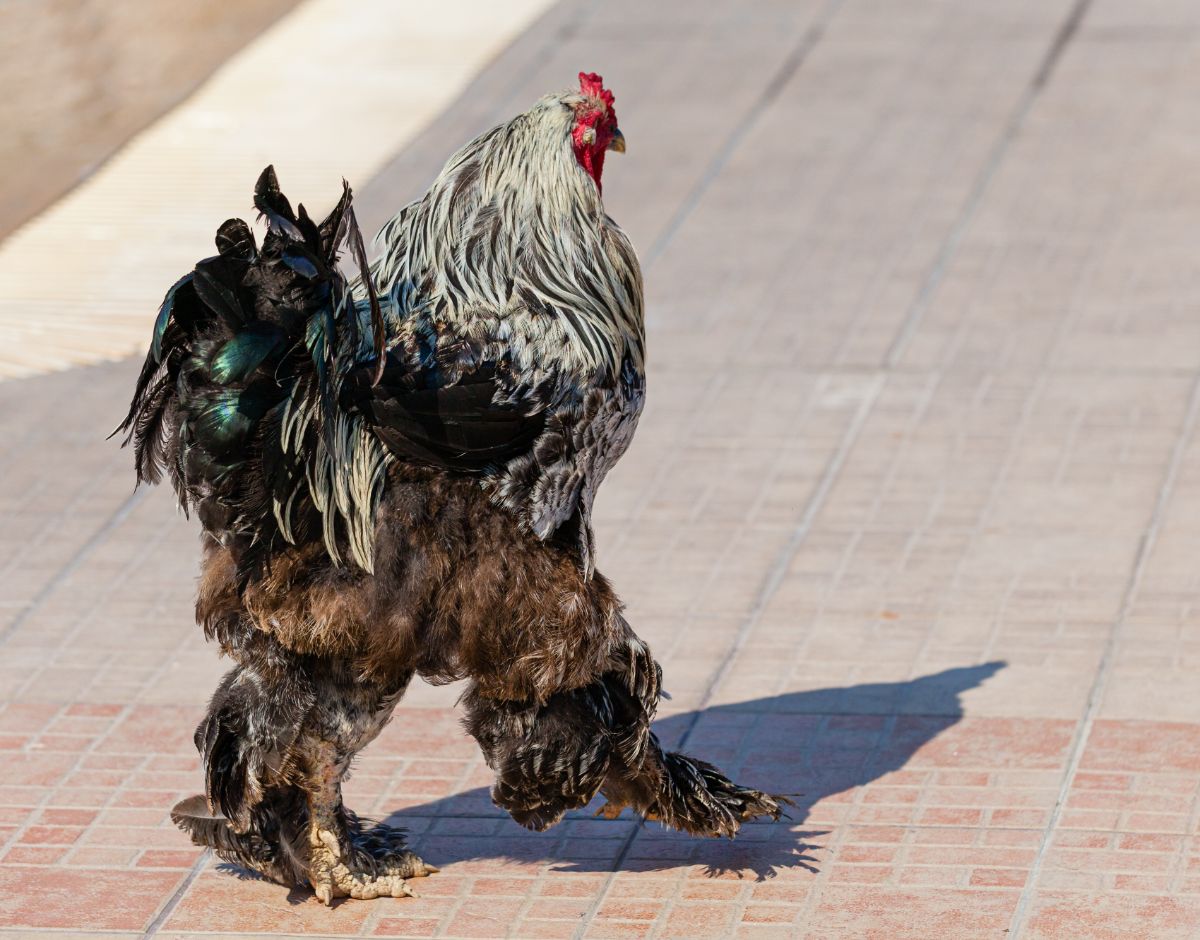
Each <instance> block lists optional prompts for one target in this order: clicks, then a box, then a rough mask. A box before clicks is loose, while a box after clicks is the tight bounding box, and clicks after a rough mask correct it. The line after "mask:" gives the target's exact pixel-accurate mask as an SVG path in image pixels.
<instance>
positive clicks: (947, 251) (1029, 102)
mask: <svg viewBox="0 0 1200 940" xmlns="http://www.w3.org/2000/svg"><path fill="white" fill-rule="evenodd" d="M1091 3H1092V0H1075V2H1074V3H1073V4H1072V5H1071V8H1070V10H1069V11H1068V12H1067V16H1066V18H1065V19H1064V20H1063V22H1062V24H1061V25H1060V26H1059V28H1058V30H1057V31H1056V32H1055V34H1054V38H1053V40H1052V41H1051V43H1050V46H1049V47H1048V48H1047V50H1046V54H1045V55H1044V56H1043V57H1042V61H1041V63H1040V64H1039V66H1038V69H1037V71H1036V72H1035V73H1034V75H1033V78H1032V79H1030V81H1029V84H1028V86H1026V88H1025V93H1024V94H1023V95H1022V96H1021V99H1020V102H1019V103H1018V104H1017V107H1016V109H1015V110H1014V111H1013V113H1012V116H1011V117H1010V118H1009V119H1008V122H1007V123H1006V124H1005V125H1004V128H1003V129H1002V130H1001V131H1000V136H999V137H998V138H996V142H995V143H994V144H993V145H992V149H991V152H990V153H989V154H988V158H987V160H986V162H985V163H984V165H983V169H982V170H981V171H980V173H979V176H978V177H977V178H976V180H975V185H974V186H973V187H972V188H971V192H970V194H969V195H968V196H967V201H966V202H965V203H964V204H963V208H962V211H961V212H960V213H959V216H958V219H957V220H956V221H955V223H954V225H953V227H952V228H951V229H950V232H949V234H948V235H947V236H946V238H945V239H944V240H943V241H942V245H941V248H940V250H939V251H938V254H937V257H936V258H935V259H934V262H933V266H932V267H931V268H930V269H929V273H928V274H927V275H926V276H925V279H924V281H923V282H922V284H921V287H920V290H918V291H917V296H916V297H914V298H913V301H912V303H911V304H910V305H909V308H908V313H907V314H905V317H904V320H903V321H902V322H901V325H900V329H899V330H898V331H897V333H896V336H895V338H894V339H893V340H892V343H891V345H890V346H889V347H888V351H887V353H886V354H885V355H884V365H885V366H886V367H887V368H889V369H891V368H894V367H895V366H896V365H897V364H898V363H899V361H900V357H901V356H903V355H904V352H905V350H906V349H907V348H908V345H909V343H910V342H912V338H913V337H914V336H915V335H916V333H917V329H918V328H919V327H920V325H921V323H922V321H923V320H924V319H925V313H926V311H928V309H929V305H930V303H931V302H932V300H933V295H934V294H935V293H937V289H938V288H939V287H940V286H941V284H942V281H944V280H945V277H946V274H947V272H948V271H949V270H950V264H951V262H953V261H954V258H955V256H956V255H957V254H958V249H959V246H960V245H961V244H962V242H963V239H964V238H965V237H966V234H967V230H968V229H969V228H970V227H971V224H972V223H973V222H974V221H975V217H976V216H977V215H978V214H979V209H980V207H981V206H982V205H983V199H984V196H986V195H987V192H988V190H989V189H990V188H991V185H992V181H993V180H994V179H995V178H996V175H997V173H999V171H1000V167H1001V166H1002V165H1003V164H1004V161H1005V158H1006V157H1007V156H1008V153H1009V150H1010V149H1011V147H1012V144H1013V141H1015V140H1016V139H1017V135H1018V134H1019V133H1020V131H1021V127H1022V126H1023V125H1024V123H1025V120H1026V118H1028V117H1029V115H1030V113H1031V112H1032V111H1033V107H1034V105H1035V104H1036V103H1037V100H1038V97H1039V96H1040V95H1041V93H1042V91H1043V90H1044V89H1045V88H1046V86H1047V85H1048V84H1049V82H1050V79H1051V77H1052V76H1053V74H1054V69H1055V67H1056V66H1057V65H1058V63H1059V61H1060V60H1061V59H1062V55H1063V52H1065V51H1066V48H1067V46H1068V45H1070V42H1071V40H1072V39H1073V38H1074V37H1075V35H1076V34H1077V33H1078V32H1079V26H1080V24H1081V23H1082V22H1083V18H1084V16H1085V15H1086V14H1087V11H1088V8H1089V7H1090V6H1091Z"/></svg>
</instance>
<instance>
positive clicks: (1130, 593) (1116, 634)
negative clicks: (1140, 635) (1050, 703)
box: [1008, 375, 1200, 938]
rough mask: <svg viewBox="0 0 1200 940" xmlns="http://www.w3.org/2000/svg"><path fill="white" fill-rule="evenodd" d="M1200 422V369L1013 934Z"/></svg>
mask: <svg viewBox="0 0 1200 940" xmlns="http://www.w3.org/2000/svg"><path fill="white" fill-rule="evenodd" d="M1198 423H1200V375H1198V376H1197V377H1196V380H1195V382H1194V383H1193V385H1192V391H1191V396H1190V398H1189V400H1188V407H1187V411H1186V413H1185V415H1184V419H1183V424H1182V425H1181V427H1180V429H1179V436H1178V437H1177V438H1176V440H1175V446H1174V447H1173V448H1172V449H1171V457H1170V460H1169V461H1168V463H1167V469H1166V472H1165V473H1164V474H1163V480H1162V484H1161V485H1160V487H1159V491H1158V497H1157V499H1156V500H1155V502H1154V508H1153V509H1152V510H1151V513H1150V519H1149V521H1148V522H1147V524H1146V530H1145V532H1143V533H1142V537H1141V539H1139V542H1138V550H1137V555H1136V557H1135V559H1134V563H1133V569H1132V570H1131V571H1130V574H1129V580H1128V582H1127V583H1126V585H1125V591H1124V594H1123V595H1122V599H1121V608H1120V611H1119V613H1118V614H1117V617H1116V619H1115V620H1114V621H1113V624H1112V627H1111V628H1110V629H1109V633H1108V639H1107V641H1106V642H1105V645H1104V653H1103V654H1102V656H1101V657H1100V666H1099V668H1098V669H1097V670H1096V678H1095V679H1094V680H1092V687H1091V689H1090V690H1089V692H1088V698H1087V705H1086V706H1085V708H1084V712H1083V717H1082V718H1081V719H1080V721H1079V724H1078V726H1077V727H1076V729H1075V734H1074V735H1073V737H1072V739H1071V744H1070V750H1069V751H1068V760H1067V767H1066V772H1065V773H1064V774H1063V779H1062V783H1061V784H1060V785H1059V789H1058V796H1057V798H1056V799H1055V802H1054V809H1053V810H1051V812H1050V819H1049V821H1048V822H1047V823H1046V827H1045V829H1044V830H1043V833H1042V841H1041V842H1040V843H1039V844H1038V849H1037V853H1036V854H1035V855H1034V859H1033V864H1032V865H1031V866H1030V869H1029V877H1028V878H1027V879H1026V881H1025V887H1024V888H1023V889H1022V891H1021V896H1020V898H1019V899H1018V900H1017V906H1016V909H1015V910H1014V911H1013V916H1012V920H1011V922H1010V923H1009V931H1008V935H1009V936H1010V937H1013V938H1017V937H1020V936H1021V935H1022V932H1023V931H1024V928H1025V920H1026V917H1027V916H1028V912H1029V905H1030V903H1031V901H1032V900H1033V894H1034V892H1035V890H1036V886H1037V881H1038V876H1039V875H1040V874H1041V871H1042V867H1043V866H1044V864H1045V861H1046V853H1047V851H1048V850H1049V848H1050V841H1051V838H1052V837H1053V835H1054V833H1055V831H1056V830H1057V828H1058V823H1059V821H1060V820H1061V819H1062V815H1063V810H1064V809H1065V807H1066V803H1067V798H1068V796H1069V795H1070V792H1071V786H1072V784H1073V783H1074V781H1075V776H1076V774H1078V772H1079V766H1080V763H1081V762H1082V761H1083V752H1084V748H1085V746H1086V744H1087V741H1088V738H1089V737H1090V736H1091V732H1092V728H1093V726H1094V725H1095V723H1096V715H1097V712H1098V711H1099V710H1100V702H1101V700H1102V699H1103V697H1104V692H1105V690H1106V689H1107V688H1108V681H1109V678H1110V677H1111V676H1112V671H1113V664H1114V661H1115V659H1116V652H1117V645H1118V643H1119V642H1120V640H1121V638H1122V636H1123V634H1124V627H1125V624H1126V622H1127V621H1128V619H1129V615H1130V613H1131V612H1132V610H1133V605H1134V604H1135V603H1136V601H1137V595H1138V590H1139V588H1140V587H1141V583H1142V577H1143V575H1144V574H1145V571H1146V566H1147V565H1148V564H1149V561H1150V556H1151V555H1152V554H1153V552H1154V546H1155V544H1156V543H1157V542H1158V533H1159V531H1160V530H1161V528H1162V523H1163V519H1164V517H1165V516H1166V509H1167V506H1168V504H1169V503H1170V501H1171V498H1172V496H1173V495H1174V492H1175V484H1176V482H1177V481H1178V479H1179V474H1180V471H1181V469H1182V467H1183V463H1184V456H1185V454H1186V452H1187V448H1188V445H1189V444H1190V443H1191V441H1192V438H1193V437H1194V436H1195V433H1196V428H1197V424H1198Z"/></svg>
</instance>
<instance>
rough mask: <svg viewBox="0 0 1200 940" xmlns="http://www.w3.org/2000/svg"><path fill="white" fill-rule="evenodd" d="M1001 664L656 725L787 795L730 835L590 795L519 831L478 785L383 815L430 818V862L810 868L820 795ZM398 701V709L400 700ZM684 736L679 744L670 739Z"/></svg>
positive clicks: (426, 839)
mask: <svg viewBox="0 0 1200 940" xmlns="http://www.w3.org/2000/svg"><path fill="white" fill-rule="evenodd" d="M1005 665H1006V664H1005V663H1003V662H991V663H985V664H983V665H979V666H966V667H962V668H958V669H947V670H945V671H944V672H939V673H935V674H932V675H928V676H922V677H920V678H918V679H912V680H908V681H905V682H879V683H867V684H863V685H855V686H846V687H841V688H829V689H815V690H812V691H808V692H793V693H789V694H786V695H775V696H770V697H767V698H760V699H754V700H753V701H749V702H739V703H737V704H731V705H718V706H714V707H712V708H708V709H706V710H704V711H703V712H694V711H693V712H685V713H682V714H678V715H672V716H670V717H667V718H664V719H662V720H661V721H658V722H656V723H655V730H656V732H657V733H658V736H659V738H660V739H661V740H662V742H663V744H664V746H666V747H667V748H668V749H679V750H683V751H685V752H686V753H689V754H693V755H695V756H696V757H700V758H703V759H704V760H708V761H711V762H712V763H715V764H717V765H718V766H719V767H721V769H722V770H725V771H726V772H728V773H729V775H730V776H731V777H733V779H735V780H737V781H738V782H739V783H742V784H746V785H749V786H754V787H758V788H760V789H763V790H767V791H769V792H773V793H785V794H790V795H791V796H792V799H794V800H795V803H796V805H795V806H794V807H792V808H791V810H790V816H791V820H790V821H787V820H781V821H780V822H779V823H770V822H766V823H753V824H750V825H747V826H746V827H744V828H743V830H742V832H741V833H740V834H739V836H738V838H737V839H736V840H735V841H729V840H707V839H696V838H690V837H687V836H682V835H680V834H678V833H674V832H666V831H663V830H661V829H660V828H659V827H658V826H657V825H655V824H653V823H649V824H645V825H644V826H643V828H642V832H641V833H640V834H639V836H638V838H637V839H636V840H635V841H633V842H632V843H631V842H630V839H629V836H630V835H631V833H632V831H633V828H634V827H635V826H636V825H637V824H636V823H635V822H632V821H630V820H629V818H628V816H629V814H628V813H626V814H625V816H623V817H622V818H621V819H620V820H615V821H610V820H603V819H593V818H592V816H591V813H592V811H593V810H594V809H595V808H597V807H598V806H599V805H601V802H602V801H600V800H597V801H595V803H593V805H592V806H591V807H589V808H588V809H587V810H585V811H582V812H579V813H572V814H570V815H569V816H568V817H567V819H566V820H565V821H564V822H563V823H561V824H560V825H559V826H557V827H555V828H553V829H551V830H549V831H547V832H545V833H529V832H526V831H525V830H523V829H521V828H519V827H518V826H517V825H516V824H515V823H513V822H512V821H511V820H509V819H508V817H507V816H506V815H505V814H503V813H502V812H500V811H499V810H497V809H496V808H495V807H494V806H493V805H492V803H491V799H490V798H489V796H488V790H487V788H484V787H480V788H477V789H474V790H470V791H467V792H465V793H460V794H456V795H454V796H451V797H447V798H445V799H440V800H435V801H432V802H429V803H423V804H420V805H417V806H411V807H407V808H405V809H403V810H400V811H398V812H396V813H393V814H392V815H391V816H390V817H388V819H387V822H389V823H392V824H394V825H399V826H404V825H406V824H407V825H410V826H412V827H413V828H414V829H418V830H420V829H424V827H423V826H419V825H414V824H415V823H416V822H417V820H418V819H421V818H430V819H431V822H430V823H429V826H428V828H427V829H424V831H423V832H419V833H417V834H415V835H414V838H413V842H414V847H415V848H416V849H417V850H418V851H419V852H420V854H421V855H422V856H423V857H424V858H426V859H428V860H429V861H430V862H433V863H434V864H437V865H445V864H450V863H454V862H465V861H475V860H488V859H490V860H496V861H502V860H506V859H507V860H512V861H515V862H524V863H538V862H543V863H544V862H550V863H554V862H557V863H559V864H558V865H557V866H556V867H557V869H558V870H564V871H581V872H588V871H590V872H608V871H612V870H613V869H614V866H615V867H616V868H617V869H619V870H622V871H652V870H665V869H672V868H679V867H682V866H696V865H702V866H705V867H706V868H707V870H708V871H709V872H710V873H712V874H714V875H716V874H721V873H729V872H738V873H740V872H743V871H747V870H749V871H753V872H754V873H755V875H756V876H757V877H758V878H759V879H760V880H761V879H764V878H769V877H772V876H773V875H775V874H776V873H777V871H778V870H780V869H782V868H792V867H802V868H807V869H809V870H811V871H816V867H815V863H816V862H817V859H816V858H815V857H814V856H813V855H811V854H810V853H811V852H812V851H813V850H815V849H818V848H820V846H819V845H816V844H814V843H812V842H811V841H810V840H812V839H815V838H818V837H820V836H822V835H825V834H826V831H805V830H803V829H802V828H801V827H802V826H803V825H804V823H805V821H806V820H807V819H808V817H809V815H810V813H811V810H812V807H813V806H814V805H816V804H817V803H818V802H820V801H822V800H826V799H829V798H831V797H835V796H836V795H837V794H840V793H844V792H846V791H849V790H852V789H854V788H856V787H861V786H864V785H866V784H869V783H871V782H872V781H875V780H878V779H879V778H880V777H882V776H884V775H886V774H888V773H891V772H893V771H896V770H899V769H901V768H903V767H904V766H905V764H907V763H908V761H909V759H910V758H911V757H912V756H913V754H915V753H916V752H917V750H918V749H920V748H921V747H922V746H924V745H925V744H927V743H928V742H930V741H932V740H933V739H934V738H936V737H937V736H938V735H939V734H940V733H941V732H943V731H945V730H946V729H947V728H949V727H951V726H952V725H954V724H956V723H957V722H958V721H959V720H960V719H961V718H962V716H963V711H962V703H961V700H960V696H961V695H962V693H963V692H966V691H967V690H969V689H973V688H975V687H977V686H979V685H980V684H982V683H983V682H984V681H985V680H986V679H988V678H990V677H991V676H993V675H994V674H995V673H996V672H998V671H999V670H1000V669H1002V668H1004V666H1005ZM401 707H402V708H403V706H401ZM685 738H686V743H685V745H684V747H679V746H678V745H679V742H680V741H681V740H683V739H685Z"/></svg>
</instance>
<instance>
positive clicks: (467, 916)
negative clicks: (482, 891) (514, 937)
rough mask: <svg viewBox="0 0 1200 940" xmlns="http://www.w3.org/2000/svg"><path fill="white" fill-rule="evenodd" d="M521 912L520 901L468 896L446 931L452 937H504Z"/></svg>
mask: <svg viewBox="0 0 1200 940" xmlns="http://www.w3.org/2000/svg"><path fill="white" fill-rule="evenodd" d="M520 914H521V902H520V901H510V900H501V899H491V898H487V899H485V898H467V899H466V900H464V901H463V903H462V905H461V906H460V907H459V909H458V910H457V911H456V912H455V913H454V915H453V916H452V917H451V919H450V923H449V924H448V925H447V927H446V932H447V933H448V934H449V935H450V936H452V937H485V938H492V937H503V936H506V935H507V934H508V932H509V930H510V929H511V928H512V927H513V925H514V924H516V922H517V920H518V918H519V917H520Z"/></svg>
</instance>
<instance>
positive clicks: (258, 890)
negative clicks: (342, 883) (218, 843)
mask: <svg viewBox="0 0 1200 940" xmlns="http://www.w3.org/2000/svg"><path fill="white" fill-rule="evenodd" d="M143 871H145V870H143ZM139 873H140V872H139ZM178 877H183V875H182V873H180V874H179V875H178ZM413 903H415V902H414V899H412V898H405V899H393V898H386V899H382V898H381V899H379V901H377V902H373V904H353V903H346V902H342V903H339V904H337V905H335V906H334V907H332V908H328V907H326V906H325V905H324V904H322V903H321V902H320V901H318V900H317V899H316V898H315V897H314V896H313V894H312V892H311V891H304V892H301V891H297V892H295V893H292V894H289V892H288V890H287V889H286V888H282V887H280V886H279V885H277V884H271V883H269V882H266V881H258V880H252V879H244V880H243V879H237V878H233V877H231V876H229V875H227V874H224V873H222V872H215V871H206V872H204V873H203V874H202V875H201V876H200V877H199V878H198V879H197V880H196V882H195V883H194V884H193V885H192V887H191V888H190V889H189V890H188V892H187V894H186V895H185V896H184V898H183V900H182V901H180V903H179V906H178V907H177V908H176V909H175V911H174V913H172V914H171V916H170V917H169V918H168V920H167V922H166V924H165V925H164V930H166V931H167V932H168V933H169V932H170V931H181V932H186V931H191V930H194V931H206V932H207V931H216V932H226V933H263V932H266V933H270V932H279V933H313V934H327V935H330V936H353V935H355V934H358V933H360V932H361V931H362V928H363V925H364V923H365V922H366V919H367V917H368V916H369V915H370V914H371V913H372V912H373V911H376V912H378V913H379V914H382V915H383V916H387V915H389V914H401V913H402V909H401V908H399V907H397V906H395V905H398V904H409V905H411V904H413ZM414 912H415V911H414Z"/></svg>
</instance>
